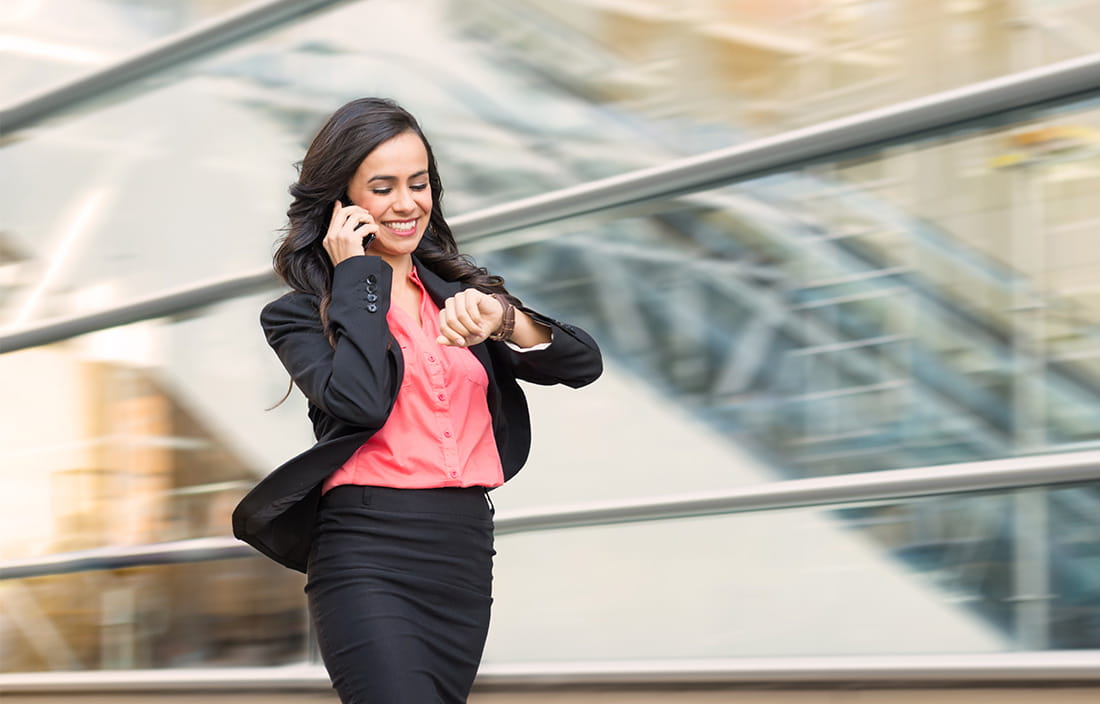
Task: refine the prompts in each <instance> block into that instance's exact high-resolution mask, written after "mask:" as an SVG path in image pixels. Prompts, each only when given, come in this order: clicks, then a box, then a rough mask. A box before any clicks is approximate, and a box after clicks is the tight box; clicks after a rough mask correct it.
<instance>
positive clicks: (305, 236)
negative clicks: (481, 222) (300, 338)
mask: <svg viewBox="0 0 1100 704" xmlns="http://www.w3.org/2000/svg"><path fill="white" fill-rule="evenodd" d="M406 132H412V133H414V134H416V135H417V136H418V137H420V140H421V141H422V142H423V143H424V148H425V149H426V150H427V152H428V184H429V187H430V188H431V189H432V212H431V215H430V216H429V218H428V227H427V230H426V232H425V233H424V237H423V238H422V239H421V240H420V244H419V245H418V246H417V248H416V251H415V252H414V253H415V254H416V256H417V258H418V259H420V261H421V262H422V263H423V264H424V265H425V266H427V267H428V268H429V269H431V270H432V271H434V272H435V273H436V274H438V275H439V276H440V277H442V278H443V279H445V280H448V281H461V282H463V283H467V284H470V285H472V286H475V287H476V288H478V289H480V290H482V291H484V292H486V293H502V294H504V295H506V296H508V297H509V298H510V299H511V300H512V302H513V303H518V301H517V300H515V299H514V298H512V296H510V295H509V294H508V291H507V290H506V289H505V288H504V280H503V279H502V278H501V277H499V276H494V275H491V274H489V272H488V271H486V270H485V269H484V268H481V267H478V266H477V265H476V264H474V263H473V261H472V260H470V259H469V258H468V257H467V256H465V255H463V254H460V253H459V251H458V245H457V244H456V243H455V238H454V235H453V234H452V233H451V228H450V227H449V226H448V225H447V221H446V220H445V219H444V218H443V184H442V182H441V181H440V179H439V170H438V169H437V168H436V164H435V155H434V154H432V147H431V145H430V144H429V143H428V139H427V138H426V137H425V136H424V132H423V131H422V130H421V129H420V125H419V124H418V123H417V121H416V118H414V117H413V116H412V115H411V114H410V113H409V112H408V111H407V110H405V109H404V108H402V107H401V106H400V105H398V104H397V103H396V102H394V101H392V100H388V99H384V98H360V99H358V100H353V101H351V102H350V103H348V104H347V105H344V106H343V107H341V108H340V109H339V110H337V111H336V112H334V113H333V114H332V116H331V117H329V119H328V121H327V122H325V124H324V126H323V127H321V130H320V131H319V132H318V133H317V136H316V137H314V138H313V142H312V143H311V144H310V145H309V149H308V150H306V155H305V158H304V159H302V161H301V163H300V164H299V165H298V180H297V181H296V182H295V183H293V184H291V186H290V195H291V196H292V197H293V201H292V202H291V204H290V208H288V209H287V212H286V214H287V218H288V219H289V222H288V224H287V226H286V229H285V235H284V236H283V237H282V239H281V240H280V241H279V246H278V249H277V250H276V251H275V256H274V258H273V264H274V267H275V272H276V273H277V274H278V275H279V276H280V277H281V278H282V279H283V281H285V282H286V283H287V285H288V286H290V287H291V288H292V289H294V290H295V291H300V292H302V293H310V294H314V295H316V296H318V297H319V298H320V314H321V323H322V325H323V326H324V329H325V334H326V335H327V336H328V337H329V342H330V343H332V344H333V345H334V346H335V339H334V338H333V336H332V332H331V330H330V329H329V324H328V308H329V303H330V302H331V301H332V270H333V266H332V260H331V259H329V256H328V252H326V251H325V248H324V246H323V245H322V240H324V238H325V233H326V232H327V230H328V224H329V220H330V219H331V218H332V203H333V201H335V200H337V199H341V200H343V199H346V198H347V196H346V195H345V193H346V191H347V187H348V183H349V182H350V181H351V179H352V176H353V175H354V174H355V171H356V169H358V168H359V164H360V163H361V162H362V161H363V159H365V158H366V157H367V155H368V154H370V153H371V152H372V151H374V150H375V148H377V147H378V146H379V145H380V144H382V143H383V142H386V141H388V140H390V139H392V138H394V137H396V136H398V135H400V134H404V133H406ZM344 204H345V205H347V203H346V202H345V203H344Z"/></svg>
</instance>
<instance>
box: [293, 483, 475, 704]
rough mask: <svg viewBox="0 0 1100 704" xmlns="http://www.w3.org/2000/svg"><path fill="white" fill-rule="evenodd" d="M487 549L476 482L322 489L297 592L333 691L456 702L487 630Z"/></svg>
mask: <svg viewBox="0 0 1100 704" xmlns="http://www.w3.org/2000/svg"><path fill="white" fill-rule="evenodd" d="M494 554H495V553H494V550H493V509H492V504H491V502H490V501H489V500H488V496H487V495H486V492H485V490H484V489H482V488H480V487H474V488H467V489H460V488H447V489H390V488H382V487H370V486H338V487H335V488H333V489H331V490H330V491H329V492H328V493H326V494H325V496H324V497H323V498H322V500H321V508H320V511H319V512H318V516H317V524H316V529H315V533H314V537H313V545H312V548H311V551H310V555H309V564H308V568H307V575H308V579H307V581H306V594H307V596H308V600H309V610H310V615H311V617H312V618H313V623H314V627H315V628H316V631H317V640H318V644H319V646H320V649H321V657H322V659H323V660H324V663H325V667H326V668H327V669H328V673H329V676H330V677H331V678H332V684H333V687H334V688H335V689H336V691H337V693H338V694H339V695H340V699H341V701H342V702H344V704H353V703H354V704H363V703H369V704H376V703H380V704H406V703H408V704H429V703H430V704H435V703H436V702H440V703H445V704H451V703H452V702H453V703H458V702H465V701H466V698H467V696H468V695H469V693H470V687H471V686H472V685H473V682H474V676H475V675H476V674H477V669H478V664H479V663H480V662H481V653H482V650H483V649H484V646H485V637H486V634H487V633H488V630H489V611H490V606H491V604H492V601H493V599H492V580H493V576H492V572H493V555H494Z"/></svg>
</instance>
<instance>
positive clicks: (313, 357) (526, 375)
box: [233, 256, 603, 572]
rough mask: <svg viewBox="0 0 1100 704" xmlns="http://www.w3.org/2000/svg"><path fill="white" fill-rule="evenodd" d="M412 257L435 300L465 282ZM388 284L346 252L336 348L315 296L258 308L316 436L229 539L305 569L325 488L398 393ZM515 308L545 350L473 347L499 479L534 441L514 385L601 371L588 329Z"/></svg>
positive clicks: (273, 477) (398, 361) (248, 503)
mask: <svg viewBox="0 0 1100 704" xmlns="http://www.w3.org/2000/svg"><path fill="white" fill-rule="evenodd" d="M413 263H414V265H415V266H416V270H417V274H418V275H419V276H420V280H421V282H423V284H424V288H425V289H427V291H428V293H429V294H430V295H431V297H432V300H434V301H435V302H436V304H437V305H439V306H442V305H443V302H444V301H445V300H446V299H448V298H450V297H451V296H453V295H454V294H455V293H457V292H458V291H461V290H462V289H463V288H467V286H466V285H464V284H461V283H458V282H454V281H445V280H443V279H442V278H440V277H439V276H437V275H436V274H435V273H434V272H432V271H431V270H430V269H428V268H427V267H426V266H425V265H424V264H423V263H421V262H420V261H419V260H416V259H415V258H414V260H413ZM392 280H393V270H392V269H391V268H390V266H389V265H388V264H386V263H385V262H384V261H383V260H382V259H381V258H380V257H368V256H364V257H351V258H349V259H346V260H344V261H343V262H341V263H340V264H339V265H338V266H337V267H336V268H335V270H334V272H333V281H332V301H331V303H330V304H329V309H328V315H329V325H330V327H331V328H332V331H333V333H334V334H335V337H336V346H335V347H333V346H332V345H331V344H330V343H329V341H328V338H327V337H326V336H325V334H324V331H323V329H322V327H321V319H320V314H319V312H318V305H319V298H318V297H317V296H314V295H311V294H305V293H298V292H291V293H288V294H286V295H284V296H282V297H281V298H279V299H277V300H275V301H272V302H271V303H269V304H267V305H266V306H265V307H264V309H263V312H262V313H261V314H260V322H261V324H262V325H263V329H264V333H265V334H266V335H267V341H268V343H269V344H270V345H271V346H272V348H274V350H275V352H276V354H278V356H279V359H280V360H281V361H282V363H283V366H285V367H286V369H287V371H288V372H290V376H291V378H292V379H294V382H295V383H296V384H297V385H298V387H299V388H300V389H301V390H302V392H303V393H304V394H305V396H306V398H307V399H308V401H309V418H310V420H311V421H312V422H313V432H314V435H315V436H316V438H317V443H316V444H315V445H314V446H313V447H312V448H310V449H309V450H307V451H306V452H304V453H302V454H300V455H298V456H297V457H294V458H293V459H291V460H289V461H287V462H286V463H284V464H283V465H281V466H279V467H278V468H276V469H275V470H274V471H273V472H272V473H271V474H269V475H268V476H267V477H266V478H264V479H263V480H261V481H260V483H259V484H257V485H256V486H255V487H254V488H253V489H252V491H250V492H249V493H248V494H247V495H246V496H245V497H244V498H243V499H242V500H241V502H240V503H239V504H238V505H237V508H236V509H235V510H234V511H233V534H234V535H236V536H237V537H238V538H239V539H241V540H243V541H244V542H246V543H248V544H249V545H251V546H252V547H254V548H256V549H257V550H259V551H260V552H261V553H263V554H264V555H267V556H268V557H270V558H271V559H273V560H275V561H276V562H279V563H280V564H283V565H285V566H287V567H290V568H292V569H295V570H299V571H302V572H304V571H305V569H306V558H307V557H308V555H309V547H310V542H311V540H312V534H313V523H314V518H315V515H316V512H317V506H318V503H319V501H320V498H321V483H322V482H323V481H324V479H325V478H326V477H328V475H329V474H331V473H332V472H333V471H335V470H336V469H338V468H339V467H340V466H341V465H342V464H343V463H344V462H345V461H346V460H347V459H348V458H349V457H351V455H352V453H354V452H355V450H356V449H358V448H359V446H360V445H362V444H363V443H364V442H366V441H367V439H368V438H370V437H371V435H373V434H374V433H375V432H377V431H378V429H379V428H381V427H382V425H383V424H384V423H385V422H386V418H387V417H388V416H389V413H390V410H391V409H392V408H393V404H394V401H395V400H396V398H397V392H398V390H399V389H400V388H401V379H402V376H403V374H404V361H403V359H402V356H401V351H400V347H399V346H398V345H397V344H396V341H395V340H394V338H393V336H392V335H391V334H390V329H389V326H388V325H387V323H386V312H387V311H388V310H389V299H390V284H391V282H392ZM523 310H524V312H526V313H527V314H528V315H530V316H531V317H532V318H534V319H535V320H537V321H538V322H540V323H543V324H544V325H547V326H549V327H550V328H551V329H552V331H553V342H552V343H551V344H550V346H549V347H547V348H546V349H544V350H537V351H531V352H523V353H519V352H515V351H514V350H512V349H511V348H509V347H508V346H507V345H505V344H504V343H502V342H496V341H490V340H487V341H485V342H483V343H481V344H477V345H474V346H472V347H470V350H471V351H472V352H473V353H474V355H475V356H476V357H477V359H478V361H480V362H481V364H482V365H483V366H484V367H485V371H486V373H487V374H488V376H489V388H488V392H487V393H488V401H489V412H490V414H491V415H492V419H493V434H494V436H495V438H496V443H497V449H498V451H499V452H500V460H501V464H502V465H503V468H504V479H505V481H507V480H508V479H511V478H512V477H513V476H515V474H516V472H518V471H519V470H520V468H521V467H522V466H523V464H524V462H526V461H527V453H528V452H529V451H530V448H531V421H530V417H529V416H528V412H527V401H526V399H525V398H524V396H523V391H522V390H521V389H520V387H519V384H517V383H516V380H517V379H522V380H524V381H530V382H534V383H536V384H566V385H568V386H571V387H574V388H578V387H581V386H584V385H585V384H589V383H591V382H592V381H595V379H596V378H597V377H599V375H600V373H601V372H602V370H603V363H602V360H601V357H600V351H599V348H598V347H597V346H596V343H595V341H594V340H593V339H592V338H591V337H590V336H589V335H588V333H586V332H584V331H583V330H580V329H579V328H576V327H573V326H572V325H567V324H565V323H560V322H557V321H555V320H552V319H550V318H547V317H545V316H543V315H540V314H538V313H536V312H534V311H532V310H530V309H528V308H523Z"/></svg>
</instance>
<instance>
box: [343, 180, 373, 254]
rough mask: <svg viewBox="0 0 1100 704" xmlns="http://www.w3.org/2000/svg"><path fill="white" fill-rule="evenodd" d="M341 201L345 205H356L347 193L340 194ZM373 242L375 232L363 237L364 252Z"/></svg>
mask: <svg viewBox="0 0 1100 704" xmlns="http://www.w3.org/2000/svg"><path fill="white" fill-rule="evenodd" d="M340 202H341V203H343V204H344V205H355V204H354V203H352V201H351V198H349V197H348V194H347V193H344V194H343V195H342V196H340ZM356 229H358V228H356ZM372 242H374V233H373V232H371V233H370V234H368V235H367V236H366V237H364V238H363V251H364V252H365V251H367V249H368V248H369V247H370V246H371V243H372Z"/></svg>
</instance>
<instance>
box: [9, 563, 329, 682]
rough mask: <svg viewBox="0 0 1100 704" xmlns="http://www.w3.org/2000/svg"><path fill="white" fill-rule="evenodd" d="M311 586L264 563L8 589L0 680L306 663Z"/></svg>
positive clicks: (116, 574) (102, 575)
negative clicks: (46, 673)
mask: <svg viewBox="0 0 1100 704" xmlns="http://www.w3.org/2000/svg"><path fill="white" fill-rule="evenodd" d="M304 582H305V579H304V577H303V576H302V575H300V574H298V573H296V572H290V571H288V570H286V569H285V568H283V567H280V566H279V565H276V564H275V563H273V562H271V561H270V560H266V559H261V558H249V559H237V560H222V561H215V562H203V563H195V564H186V565H166V566H161V567H140V568H131V569H124V570H112V571H109V572H82V573H77V574H67V575H56V576H50V577H37V578H33V579H24V580H17V581H8V582H4V583H3V585H2V588H0V599H2V600H3V605H4V607H5V611H6V612H7V614H8V618H7V619H6V627H5V628H4V629H3V630H2V631H0V672H36V671H42V670H118V669H150V668H166V667H196V666H203V667H233V666H236V667H245V666H255V665H279V664H283V663H288V662H301V661H302V660H304V659H305V657H306V643H307V633H306V624H307V620H306V614H305V600H304V599H303V598H302V587H303V585H304Z"/></svg>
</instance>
